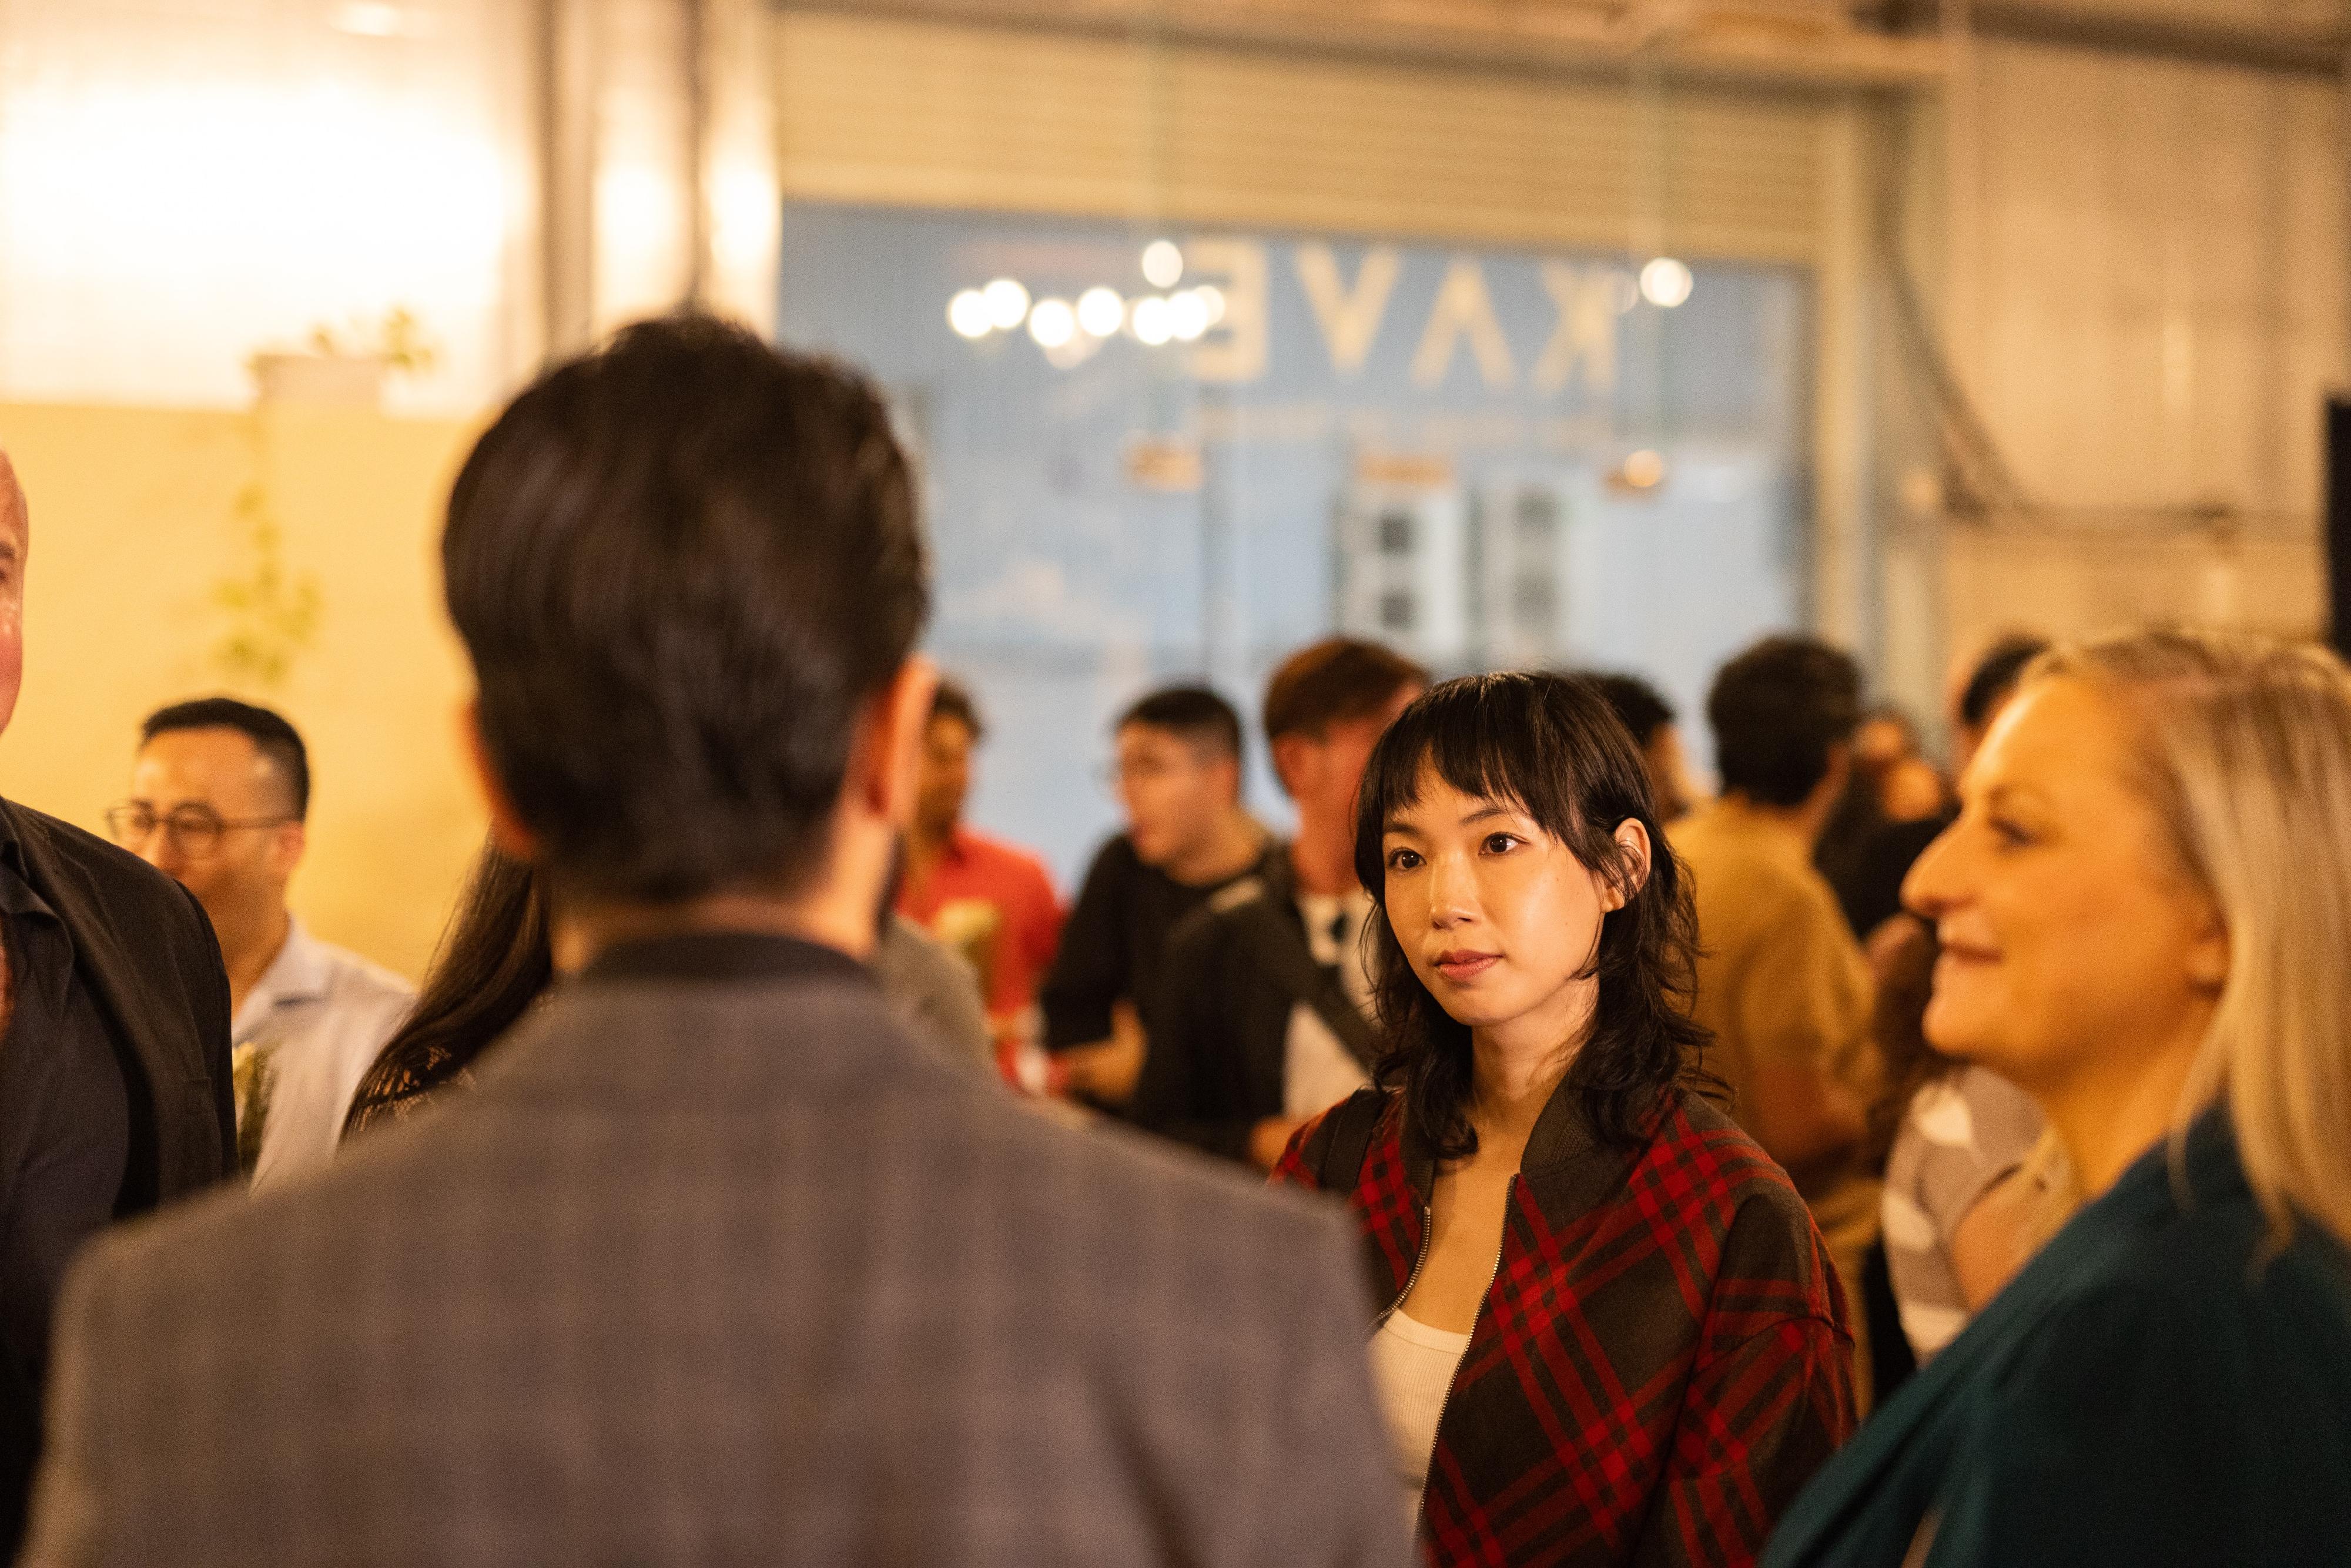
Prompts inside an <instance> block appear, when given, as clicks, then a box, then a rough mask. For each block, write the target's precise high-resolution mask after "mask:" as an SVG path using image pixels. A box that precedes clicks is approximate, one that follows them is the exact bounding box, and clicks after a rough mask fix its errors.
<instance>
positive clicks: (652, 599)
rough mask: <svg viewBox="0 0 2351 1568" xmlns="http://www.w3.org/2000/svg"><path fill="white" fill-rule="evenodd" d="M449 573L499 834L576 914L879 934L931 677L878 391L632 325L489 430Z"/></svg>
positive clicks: (902, 503)
mask: <svg viewBox="0 0 2351 1568" xmlns="http://www.w3.org/2000/svg"><path fill="white" fill-rule="evenodd" d="M442 562H443V569H444V573H445V576H446V580H447V581H446V588H447V593H448V601H449V611H450V615H451V618H452V619H453V620H454V621H455V622H456V626H457V632H458V634H459V635H460V636H461V637H462V638H463V639H464V641H465V647H466V651H467V652H468V653H469V654H470V655H471V657H472V660H473V664H474V670H475V679H476V682H477V685H478V695H477V697H476V701H475V710H474V716H473V723H474V727H475V735H476V738H477V744H478V752H479V755H480V758H481V761H482V765H483V772H484V775H485V779H486V782H487V784H488V786H489V789H490V793H491V796H492V800H493V812H494V816H495V817H496V821H497V831H498V832H499V834H500V837H501V841H502V842H503V843H504V845H505V847H507V848H508V849H510V850H514V851H517V852H519V854H520V856H521V858H524V859H527V860H529V861H531V862H533V863H535V864H537V865H538V866H539V867H540V868H541V869H542V870H543V871H545V872H546V873H547V874H548V877H549V888H550V892H551V894H552V895H553V896H554V899H555V901H556V903H557V904H558V906H559V909H560V907H561V906H562V905H564V904H574V905H577V906H581V907H585V906H588V905H598V906H611V905H629V906H644V907H650V906H674V905H681V904H690V903H693V902H695V901H698V900H705V899H709V898H712V897H714V896H717V895H722V894H735V895H748V896H753V897H758V898H766V899H779V900H787V901H789V900H794V899H806V898H810V897H816V896H819V895H822V896H823V897H824V898H826V899H829V900H831V903H832V904H836V905H838V904H850V903H855V902H856V901H858V900H859V899H861V898H862V900H863V903H864V907H863V909H862V911H861V912H860V913H859V915H857V918H856V919H855V920H853V921H849V922H847V923H846V924H844V925H843V927H842V929H843V930H844V932H845V931H847V930H848V929H849V927H850V926H862V927H863V928H864V929H865V931H866V936H865V937H864V938H863V940H870V928H871V925H872V903H873V901H874V900H876V899H878V898H879V896H880V890H881V887H882V884H883V881H884V880H885V878H886V876H887V874H888V865H889V861H890V856H891V852H892V844H893V841H894V838H895V834H896V831H897V830H898V828H900V827H902V826H903V825H904V819H905V817H906V816H907V815H908V814H909V812H910V810H911V807H912V802H913V797H914V774H915V763H916V751H917V748H918V747H919V744H920V741H921V737H922V728H923V723H924V720H925V717H926V716H927V714H928V709H929V704H930V693H931V679H930V675H929V674H928V671H927V667H926V666H925V665H924V664H923V662H922V661H920V660H917V659H914V658H913V657H912V656H911V655H912V650H913V648H914V641H915V638H916V637H917V635H918V634H919V633H920V632H921V629H922V625H923V622H924V619H925V615H926V613H927V612H928V608H929V587H928V580H927V571H926V568H925V553H924V547H923V542H922V537H921V533H920V530H919V528H918V526H917V523H916V518H915V503H914V485H913V483H912V480H911V477H910V476H909V473H908V469H907V465H906V461H905V458H904V455H903V454H902V453H901V452H900V450H899V447H898V444H897V442H896V440H895V439H894V438H893V435H892V434H891V429H890V421H889V417H888V414H887V413H886V411H885V410H884V408H883V403H882V401H881V399H880V398H879V397H878V396H877V395H876V394H875V393H874V392H873V390H872V388H871V387H870V386H868V385H867V384H866V382H864V381H862V379H861V378H859V377H858V376H856V375H854V374H852V373H851V372H850V371H844V370H841V369H839V368H836V367H834V366H832V365H830V364H827V363H824V362H821V361H816V360H812V359H808V358H804V357H801V356H799V355H795V354H789V353H779V352H778V351H777V350H774V349H771V348H769V347H768V345H767V344H765V343H762V342H761V341H759V340H758V339H757V338H755V337H753V336H752V335H750V334H749V333H747V332H745V331H742V330H739V329H736V328H733V327H730V326H726V325H723V324H720V323H718V322H716V321H712V320H708V319H700V318H682V319H672V320H664V321H655V322H648V323H645V324H643V325H640V326H636V327H632V328H630V329H626V330H625V331H623V332H622V333H621V334H620V335H619V336H618V337H617V338H615V339H614V340H612V342H611V344H610V345H608V346H607V347H605V348H604V349H602V350H599V351H597V352H595V353H592V354H590V355H589V356H587V357H586V358H583V359H580V360H577V361H572V362H571V363H569V364H567V365H563V366H560V367H559V368H558V369H556V370H554V371H549V373H548V374H546V375H545V376H543V377H541V378H540V380H539V381H538V382H537V383H536V384H535V385H533V386H532V387H531V388H529V390H528V391H526V392H524V393H523V394H522V395H521V396H520V397H518V398H517V399H516V400H515V402H514V403H513V404H512V405H511V406H509V407H508V408H507V411H506V413H504V414H502V415H501V416H500V417H499V419H498V421H497V423H496V424H494V425H493V426H491V428H490V430H489V432H488V433H487V434H485V435H484V436H483V437H482V439H481V442H480V443H479V444H477V445H476V446H475V449H474V452H473V455H471V456H470V457H469V458H467V460H466V463H465V468H464V470H463V472H461V473H460V474H459V476H458V477H457V482H456V486H455V489H454V490H453V492H452V494H451V496H450V500H449V522H448V528H447V530H446V532H445V534H444V537H443V540H442ZM869 881H870V882H871V883H872V886H871V887H870V888H869V887H866V886H864V885H863V884H864V883H867V882H869Z"/></svg>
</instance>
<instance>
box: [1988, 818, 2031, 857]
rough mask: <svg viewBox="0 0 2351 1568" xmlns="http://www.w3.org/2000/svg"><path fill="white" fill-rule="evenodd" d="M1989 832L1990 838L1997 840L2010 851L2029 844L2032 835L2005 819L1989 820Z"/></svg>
mask: <svg viewBox="0 0 2351 1568" xmlns="http://www.w3.org/2000/svg"><path fill="white" fill-rule="evenodd" d="M1991 831H1992V837H1994V838H1996V839H1998V840H1999V841H2001V844H2003V845H2005V846H2007V847H2008V848H2011V849H2013V848H2015V847H2016V846H2018V845H2020V844H2029V843H2031V842H2032V834H2031V833H2029V832H2027V831H2024V830H2023V829H2022V828H2021V827H2019V826H2017V825H2016V824H2015V823H2014V822H2011V821H2008V820H2006V819H2005V818H2001V817H1994V818H1993V819H1992V820H1991Z"/></svg>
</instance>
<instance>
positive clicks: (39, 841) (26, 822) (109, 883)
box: [0, 800, 179, 905]
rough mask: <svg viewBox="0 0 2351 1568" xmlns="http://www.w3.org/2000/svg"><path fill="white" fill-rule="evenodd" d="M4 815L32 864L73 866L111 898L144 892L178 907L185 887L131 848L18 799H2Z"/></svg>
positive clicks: (159, 900)
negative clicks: (117, 895) (114, 842)
mask: <svg viewBox="0 0 2351 1568" xmlns="http://www.w3.org/2000/svg"><path fill="white" fill-rule="evenodd" d="M0 811H5V813H6V815H7V818H8V824H9V826H11V827H13V828H14V829H16V840H17V841H18V842H19V843H21V844H23V845H24V846H25V854H26V862H27V863H28V864H31V865H33V866H35V867H36V868H39V867H40V866H41V865H42V862H47V863H49V864H61V865H68V866H71V867H73V868H74V869H75V870H76V871H78V872H81V873H84V874H85V875H87V876H89V878H90V879H91V880H93V881H95V882H98V883H102V884H103V885H104V886H105V887H106V890H107V891H108V892H109V893H110V894H115V893H132V894H143V895H145V896H148V897H151V898H152V899H154V900H156V901H157V902H158V903H170V904H175V905H176V904H177V902H178V900H177V899H176V897H174V894H176V893H177V891H178V887H179V884H178V883H175V882H173V881H172V879H171V878H170V877H168V876H166V875H164V874H163V873H162V872H160V871H157V870H156V869H155V868H154V867H153V866H152V865H149V864H148V863H147V862H145V861H142V860H141V859H140V858H139V857H138V856H137V855H134V854H132V853H131V852H130V851H129V850H126V849H123V848H121V847H120V845H116V844H110V843H108V842H107V841H105V840H104V839H101V838H99V836H98V835H97V834H96V833H93V832H89V831H86V830H84V829H81V828H77V827H75V826H74V825H73V824H72V823H71V822H68V821H63V820H61V819H59V818H57V817H52V816H50V815H49V814H48V813H47V812H46V811H37V810H33V808H32V807H30V806H26V805H24V804H21V803H20V802H18V801H15V800H0Z"/></svg>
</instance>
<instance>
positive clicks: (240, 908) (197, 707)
mask: <svg viewBox="0 0 2351 1568" xmlns="http://www.w3.org/2000/svg"><path fill="white" fill-rule="evenodd" d="M309 813H310V756H309V752H308V748H307V747H304V746H303V744H302V737H301V735H300V734H299V732H298V731H297V730H296V729H295V727H293V726H292V725H290V724H288V723H287V722H286V720H285V719H284V718H283V717H282V716H279V715H277V714H275V713H272V712H271V711H270V710H269V709H267V708H266V707H256V706H254V705H252V704H251V703H243V702H238V701H237V700H235V698H233V697H205V698H203V699H200V700H198V701H195V702H185V703H175V704H173V705H172V706H170V707H167V708H161V709H158V710H157V711H156V712H154V713H152V714H150V715H149V716H147V722H146V723H145V724H143V725H142V726H141V727H140V745H139V756H138V758H137V760H136V761H135V762H134V763H133V764H132V765H131V795H130V798H129V799H128V800H125V801H123V803H122V804H120V805H119V806H117V807H115V808H114V809H113V810H111V811H110V812H109V813H108V821H109V825H110V827H111V828H112V829H113V830H114V836H115V839H116V840H117V841H119V842H120V844H121V845H122V847H123V848H125V849H127V850H129V851H131V852H132V853H133V854H135V855H137V856H139V857H140V858H141V860H144V861H145V862H148V863H149V864H150V865H152V866H154V867H155V868H156V869H157V870H159V871H161V872H162V873H165V874H166V875H169V876H172V877H176V878H177V879H178V880H179V881H180V882H181V883H183V885H184V886H185V887H186V888H187V889H188V891H189V892H191V893H193V894H195V895H196V899H197V902H199V903H201V904H203V905H204V910H205V913H207V914H209V915H211V916H212V917H213V924H214V926H216V927H218V928H220V929H223V930H226V931H232V932H234V931H240V930H251V929H254V928H255V927H256V926H257V925H262V924H264V923H266V921H267V920H268V919H269V918H270V917H271V916H272V915H274V914H275V912H276V911H277V908H278V907H279V906H280V905H282V904H284V903H285V900H286V884H287V881H288V880H290V879H291V878H292V876H293V875H294V868H295V867H296V866H297V865H298V864H300V863H301V860H302V851H303V847H304V844H305V842H306V839H305V831H304V827H303V822H304V820H305V819H306V818H308V815H309Z"/></svg>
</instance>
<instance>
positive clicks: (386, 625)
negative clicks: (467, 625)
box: [0, 403, 482, 977]
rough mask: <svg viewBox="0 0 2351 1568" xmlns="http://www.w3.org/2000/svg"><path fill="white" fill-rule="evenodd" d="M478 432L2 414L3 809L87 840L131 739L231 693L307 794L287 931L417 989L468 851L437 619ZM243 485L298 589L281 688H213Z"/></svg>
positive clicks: (121, 412) (447, 655) (474, 821)
mask: <svg viewBox="0 0 2351 1568" xmlns="http://www.w3.org/2000/svg"><path fill="white" fill-rule="evenodd" d="M472 434H473V429H472V427H471V426H469V425H465V424H460V423H447V422H426V421H413V420H395V419H387V418H384V417H382V416H381V415H379V414H376V413H364V412H356V411H346V410H329V409H319V408H300V407H294V408H285V407H276V408H270V409H267V410H266V411H265V412H262V413H212V412H202V413H199V412H193V411H180V410H154V409H128V408H71V407H57V406H28V405H23V404H8V403H0V446H5V448H6V449H7V451H8V453H9V454H10V455H11V456H12V458H13V459H14V460H15V462H16V468H17V472H18V474H19V476H21V477H22V479H23V480H24V484H25V488H26V493H27V495H28V497H30V499H31V502H32V510H33V549H32V557H31V566H30V571H29V575H28V577H27V585H28V593H29V599H28V604H27V608H26V660H25V689H24V695H23V699H22V701H21V702H20V703H19V705H18V706H17V709H16V719H15V721H14V722H13V723H12V724H11V725H10V726H9V727H8V731H7V734H6V736H5V738H0V792H5V794H6V795H7V796H8V797H9V798H10V799H12V800H20V801H22V802H24V803H25V804H26V805H29V806H33V807H36V808H37V809H39V810H45V811H48V812H51V813H53V814H55V815H57V816H59V817H63V818H65V819H66V820H67V821H72V822H75V823H78V824H80V825H81V826H84V827H87V828H89V829H91V830H93V831H98V830H99V828H100V818H101V814H102V813H103V812H104V810H106V808H107V806H108V805H109V804H110V803H111V802H113V801H115V800H119V799H120V798H121V794H122V790H123V787H124V784H125V782H126V779H127V777H128V773H129V768H130V759H131V750H132V747H133V744H134V742H135V739H136V727H137V725H138V723H139V720H140V718H141V716H143V715H145V714H146V713H147V712H149V711H150V710H151V709H152V708H155V707H157V706H161V705H162V704H164V703H167V702H172V701H175V700H178V699H180V698H183V697H188V696H195V695H207V694H210V693H214V692H220V691H227V692H230V693H231V694H232V695H238V696H244V697H246V698H249V699H251V700H255V701H259V702H264V703H266V704H268V705H269V706H273V707H277V708H278V709H279V710H281V711H282V712H284V713H285V714H286V715H287V717H289V718H290V719H292V720H293V721H294V723H295V725H296V726H297V727H299V728H300V729H301V730H302V732H303V734H304V736H305V737H306V738H307V739H308V743H309V747H310V755H311V766H312V770H313V773H314V774H315V778H316V782H315V786H314V793H313V804H312V808H311V814H310V850H309V854H308V859H307V860H306V862H304V865H303V868H302V870H301V871H300V873H298V875H297V877H296V879H295V883H294V888H293V894H292V901H293V904H294V907H295V909H296V911H297V912H298V914H299V915H302V917H303V918H304V919H305V920H307V921H308V922H309V924H310V925H311V926H312V928H313V929H314V930H316V931H317V932H318V933H319V935H321V936H325V937H326V938H328V939H329V940H330V941H335V942H340V943H343V944H345V945H346V946H351V947H354V948H356V949H358V950H359V951H360V952H362V953H365V954H366V955H368V956H370V957H372V958H375V959H376V960H378V961H379V962H381V963H383V964H387V965H389V966H391V967H393V968H395V969H399V970H401V971H402V972H404V973H406V974H408V975H410V976H412V977H413V976H415V975H418V974H419V973H421V972H422V970H423V967H424V964H425V961H426V959H427V958H428V957H429V956H430V955H431V952H432V948H433V945H434V940H435V938H436V937H437V936H439V933H440V930H441V926H442V923H443V920H444V917H445V915H446V913H447V910H448V907H449V903H450V900H451V897H452V895H453V894H454V892H455V888H456V886H457V883H458V882H459V880H460V878H461V876H462V874H463V872H464V869H465V864H466V862H468V860H469V859H470V858H471V856H472V854H473V852H474V849H475V845H476V844H477V843H478V842H479V841H480V835H481V831H482V816H481V811H480V808H479V806H478V805H477V803H476V801H475V796H474V792H473V789H472V785H471V783H470V781H469V780H468V779H467V777H466V775H465V772H464V769H463V763H462V760H461V758H460V755H459V752H458V748H457V740H456V723H455V714H456V711H457V707H458V705H459V704H460V702H461V701H462V700H463V696H464V693H465V674H464V661H463V657H462V654H461V653H460V651H459V649H458V646H457V643H456V641H455V637H454V636H453V635H452V634H451V633H450V632H449V630H448V627H447V623H446V620H445V618H444V615H443V613H442V611H441V606H440V590H439V572H438V569H437V565H436V562H435V559H434V549H435V542H436V540H437V539H438V537H439V529H440V512H441V507H442V503H443V501H444V497H446V494H447V490H448V485H449V481H450V479H451V477H452V476H454V474H455V468H456V465H457V464H458V463H459V462H461V461H463V459H464V456H465V450H466V447H467V444H468V443H469V441H470V439H471V436H472ZM256 476H258V477H260V478H261V479H263V480H264V482H265V484H266V491H265V494H266V497H267V499H268V502H269V507H270V510H271V512H272V513H273V514H274V515H275V516H276V517H277V519H278V521H279V523H280V525H281V526H282V530H283V558H284V561H285V565H286V567H287V570H288V572H289V573H290V574H292V575H294V576H295V577H297V578H299V577H302V576H305V575H307V576H308V577H310V578H312V579H314V580H316V583H317V585H318V590H319V616H318V621H317V626H316V630H315V632H314V633H313V635H312V638H311V640H310V642H309V644H308V647H307V648H302V649H299V650H298V651H296V652H295V653H294V654H293V657H292V659H291V662H290V664H288V666H287V673H286V674H285V676H284V678H283V680H282V681H281V682H279V683H277V685H269V684H266V683H264V682H260V681H257V680H256V679H253V678H250V677H246V678H242V679H238V678H231V677H229V676H227V675H226V674H225V673H224V672H225V668H226V666H225V665H224V664H223V663H222V662H221V661H220V659H219V657H218V655H217V653H216V650H217V649H218V647H219V645H220V643H222V641H223V639H224V637H225V635H226V634H227V633H228V632H230V631H231V630H232V624H233V623H232V620H231V616H230V613H229V612H227V611H226V610H225V609H224V608H222V607H221V606H220V605H219V604H218V603H216V602H215V601H214V587H215V585H216V584H217V583H218V582H219V581H220V580H222V579H224V578H225V577H231V576H235V575H240V574H241V573H242V572H244V571H245V570H246V569H248V568H249V567H250V566H251V565H252V563H253V561H254V559H256V558H255V557H254V556H253V555H252V553H251V549H252V547H251V545H250V543H249V541H248V539H247V538H246V535H247V532H248V530H247V529H246V528H244V527H243V526H241V525H240V523H239V521H238V517H237V510H236V506H237V498H238V496H239V494H240V492H241V491H242V490H243V489H244V488H245V487H246V486H247V485H248V484H249V483H251V482H252V481H253V480H254V479H255V478H256Z"/></svg>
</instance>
